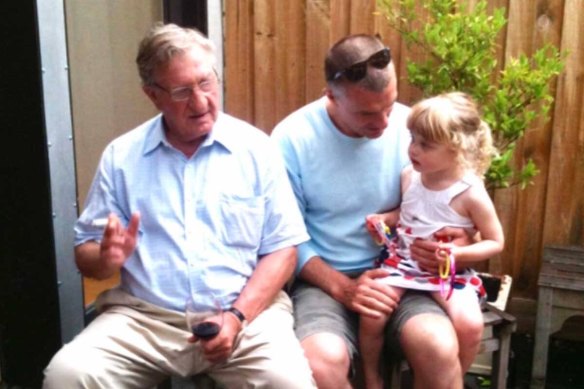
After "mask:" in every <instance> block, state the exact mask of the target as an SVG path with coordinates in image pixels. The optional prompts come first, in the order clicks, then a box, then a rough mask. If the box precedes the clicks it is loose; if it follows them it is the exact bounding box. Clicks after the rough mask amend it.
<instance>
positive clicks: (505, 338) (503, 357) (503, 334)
mask: <svg viewBox="0 0 584 389" xmlns="http://www.w3.org/2000/svg"><path fill="white" fill-rule="evenodd" d="M511 281H512V280H511V277H509V276H502V277H501V287H500V290H499V292H498V295H497V297H496V299H495V301H492V302H487V303H486V304H485V305H484V307H483V322H484V324H485V330H484V332H483V339H482V341H481V345H480V348H479V354H485V353H491V368H490V376H491V388H497V389H504V388H506V383H507V370H508V367H509V354H510V350H511V334H512V333H513V332H514V331H515V329H516V327H517V323H516V319H515V317H514V316H512V315H510V314H508V313H506V312H504V309H505V306H506V304H507V300H508V299H509V292H510V290H511ZM408 369H409V366H408V364H407V362H405V361H401V362H400V363H397V364H395V365H394V366H392V368H391V372H390V388H391V389H400V388H401V386H402V379H401V378H402V373H403V372H404V371H406V370H408ZM472 370H473V369H472V368H471V371H472Z"/></svg>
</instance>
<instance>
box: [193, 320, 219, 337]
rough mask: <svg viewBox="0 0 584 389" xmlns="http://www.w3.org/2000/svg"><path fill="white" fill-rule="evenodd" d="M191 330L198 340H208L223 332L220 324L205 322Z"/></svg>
mask: <svg viewBox="0 0 584 389" xmlns="http://www.w3.org/2000/svg"><path fill="white" fill-rule="evenodd" d="M191 330H192V331H193V335H195V336H196V337H197V338H200V339H204V340H208V339H213V338H214V337H215V336H217V334H218V333H219V331H220V330H221V327H220V326H219V324H217V323H214V322H212V321H204V322H202V323H199V324H195V325H194V326H193V327H192V328H191Z"/></svg>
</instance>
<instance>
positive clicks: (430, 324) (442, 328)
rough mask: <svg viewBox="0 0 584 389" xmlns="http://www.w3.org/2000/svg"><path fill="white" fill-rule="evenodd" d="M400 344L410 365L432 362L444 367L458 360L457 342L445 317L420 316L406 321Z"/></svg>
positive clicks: (452, 329)
mask: <svg viewBox="0 0 584 389" xmlns="http://www.w3.org/2000/svg"><path fill="white" fill-rule="evenodd" d="M400 342H401V344H402V348H403V351H404V353H405V354H406V356H407V357H408V361H409V362H410V364H413V365H416V364H417V362H420V363H425V362H428V361H430V360H431V361H432V364H433V365H434V366H438V365H441V366H444V365H448V364H450V363H455V362H456V361H457V360H458V340H457V336H456V333H455V332H454V328H453V326H452V323H451V322H450V319H449V318H448V317H446V316H436V315H432V314H422V315H417V316H415V317H413V318H412V319H410V320H408V322H406V324H405V325H404V328H403V330H402V333H401V339H400Z"/></svg>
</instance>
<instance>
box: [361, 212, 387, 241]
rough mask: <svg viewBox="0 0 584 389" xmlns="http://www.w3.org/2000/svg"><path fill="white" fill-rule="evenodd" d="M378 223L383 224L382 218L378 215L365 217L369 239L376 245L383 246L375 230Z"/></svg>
mask: <svg viewBox="0 0 584 389" xmlns="http://www.w3.org/2000/svg"><path fill="white" fill-rule="evenodd" d="M380 221H382V222H384V217H383V215H380V214H376V213H373V214H371V215H367V216H366V217H365V228H367V232H368V233H369V235H371V239H373V241H374V242H375V243H377V244H378V245H381V244H383V241H382V239H381V237H380V236H379V233H378V232H377V229H376V228H375V225H376V224H377V223H379V222H380Z"/></svg>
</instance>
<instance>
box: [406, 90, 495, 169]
mask: <svg viewBox="0 0 584 389" xmlns="http://www.w3.org/2000/svg"><path fill="white" fill-rule="evenodd" d="M407 124H408V128H409V129H410V131H412V132H413V133H415V134H419V135H420V136H422V137H423V138H424V139H426V140H428V141H431V142H437V143H441V144H446V145H448V146H450V147H451V148H452V149H453V150H455V151H456V152H457V157H458V160H459V162H460V163H461V165H462V166H464V167H465V168H468V169H472V170H474V171H475V172H476V174H478V175H479V176H481V177H482V176H483V175H484V174H485V172H486V171H487V169H488V168H489V166H490V164H491V158H492V157H493V155H495V152H496V150H495V148H494V147H493V138H492V136H491V129H490V127H489V125H488V124H487V123H485V122H484V121H483V120H482V119H481V117H480V114H479V110H478V108H477V106H476V104H475V103H474V101H473V100H472V99H471V97H470V96H468V95H467V94H465V93H462V92H451V93H444V94H441V95H438V96H435V97H431V98H429V99H425V100H422V101H420V102H419V103H417V104H416V105H414V106H413V107H412V111H411V113H410V115H409V117H408V123H407Z"/></svg>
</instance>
